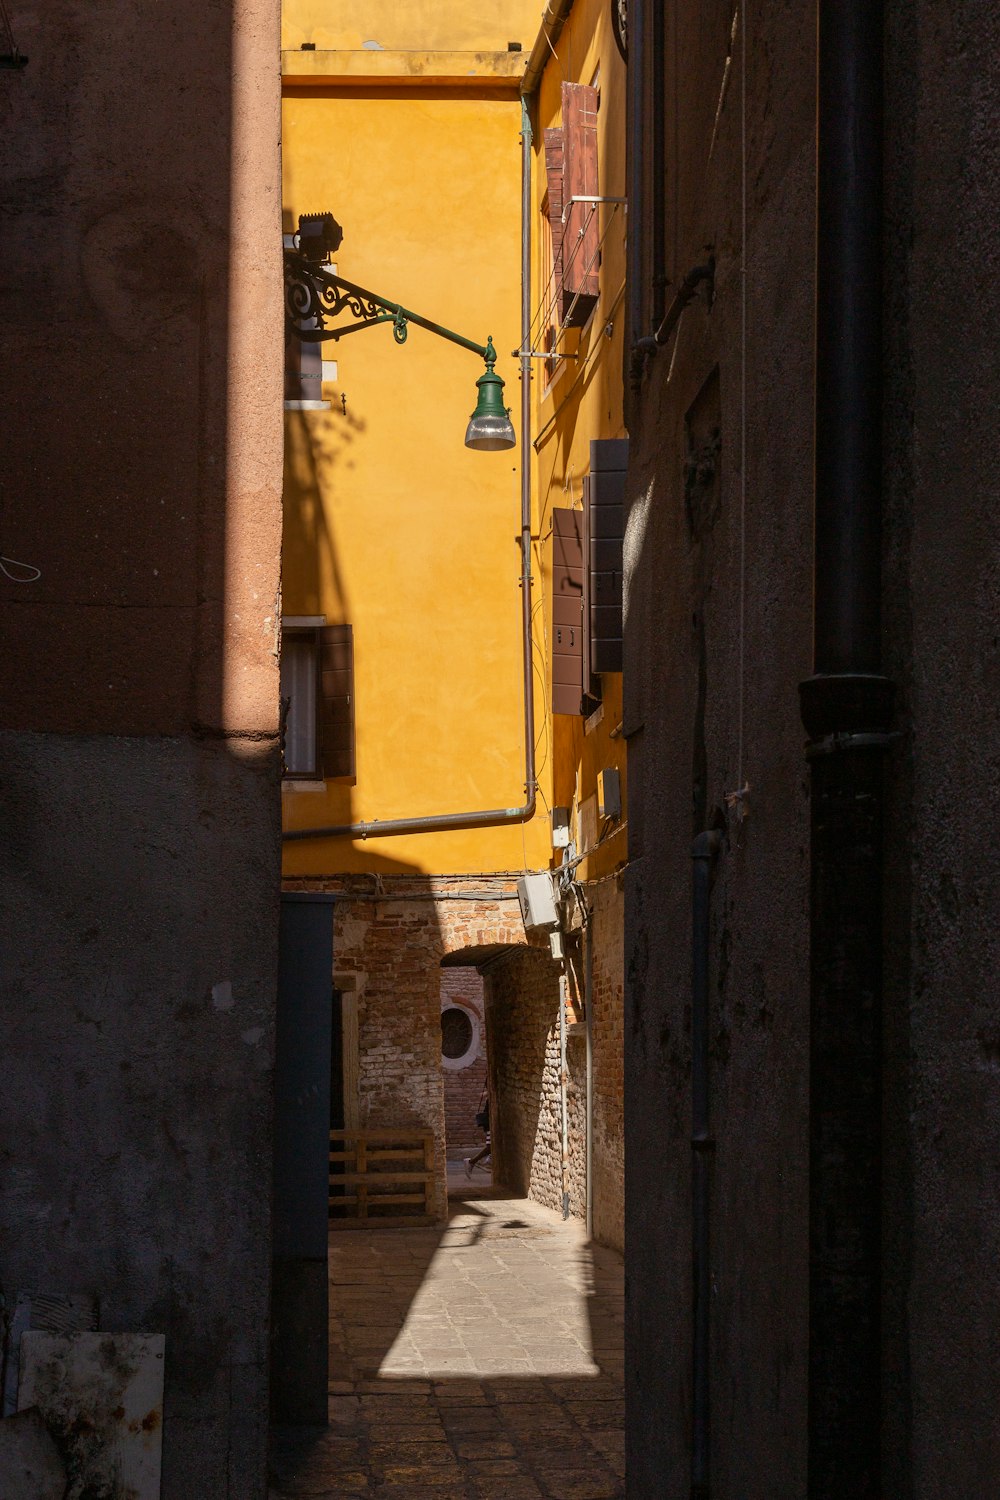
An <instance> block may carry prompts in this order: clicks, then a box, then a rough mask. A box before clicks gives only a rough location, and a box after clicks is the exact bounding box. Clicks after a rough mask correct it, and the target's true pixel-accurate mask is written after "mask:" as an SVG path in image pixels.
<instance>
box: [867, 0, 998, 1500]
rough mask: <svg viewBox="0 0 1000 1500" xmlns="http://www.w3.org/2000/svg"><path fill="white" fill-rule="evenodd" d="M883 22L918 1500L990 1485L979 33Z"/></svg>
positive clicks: (897, 802) (986, 563) (891, 1451)
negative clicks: (885, 26) (885, 57)
mask: <svg viewBox="0 0 1000 1500" xmlns="http://www.w3.org/2000/svg"><path fill="white" fill-rule="evenodd" d="M888 14H889V25H888V30H887V40H888V59H889V67H888V69H887V80H888V97H887V114H886V119H887V127H888V131H887V241H886V277H887V307H888V312H889V320H888V328H887V349H888V354H889V365H888V385H887V395H888V400H889V407H888V420H887V426H886V436H887V452H886V502H887V516H888V526H887V536H886V573H885V579H886V603H887V606H888V608H887V616H886V646H887V658H886V659H887V666H888V670H889V672H890V675H892V676H894V677H895V679H896V680H897V682H898V683H899V685H900V692H901V712H900V727H901V728H902V729H903V730H904V731H905V735H906V737H905V739H904V740H903V742H902V744H901V746H900V748H899V750H898V751H897V752H896V753H895V754H894V755H893V756H892V757H891V760H890V775H891V780H890V802H889V812H890V824H889V830H888V839H887V849H888V856H889V865H888V871H887V897H888V916H889V934H888V936H889V942H888V948H887V963H886V975H887V981H888V986H887V995H886V1018H887V1033H886V1056H887V1074H886V1088H887V1093H886V1122H887V1155H886V1206H885V1230H886V1245H887V1255H886V1280H887V1288H886V1313H885V1316H886V1335H887V1337H886V1366H885V1369H886V1429H885V1431H886V1453H887V1479H888V1480H889V1481H890V1482H889V1484H888V1487H887V1488H888V1492H889V1493H892V1494H893V1495H897V1494H898V1495H900V1496H902V1497H904V1500H908V1497H910V1496H915V1497H918V1500H925V1497H931V1496H935V1497H936V1496H939V1495H944V1494H963V1495H966V1494H967V1495H978V1494H988V1493H990V1492H991V1491H992V1490H994V1489H995V1488H996V1483H997V1479H996V1476H997V1474H998V1473H1000V1411H998V1408H997V1403H996V1401H995V1399H994V1395H993V1393H994V1392H995V1391H996V1390H997V1389H998V1386H1000V1345H998V1342H997V1339H996V1337H995V1328H996V1317H995V1308H996V1304H997V1300H998V1296H1000V1273H998V1265H997V1257H996V1255H995V1253H994V1247H995V1244H996V1235H997V1224H998V1221H1000V1183H998V1178H997V1170H996V1161H997V1147H996V1143H997V1140H998V1138H1000V1045H998V1044H1000V1007H998V987H997V973H998V969H1000V942H998V935H997V923H996V913H997V910H998V902H1000V839H998V836H997V829H998V785H1000V782H998V768H1000V700H998V693H997V684H998V681H1000V522H998V510H997V481H996V475H997V472H998V462H1000V441H998V428H997V423H996V418H995V412H996V402H997V381H998V363H997V338H996V331H997V328H998V327H1000V290H998V279H997V274H996V272H997V259H998V256H997V245H996V222H997V213H998V209H1000V142H998V136H997V129H996V100H997V97H998V87H1000V62H998V50H997V49H998V44H1000V19H998V17H997V15H996V14H995V13H994V12H993V11H992V10H991V9H990V8H989V7H983V6H979V5H976V4H974V3H973V0H961V3H959V0H951V3H936V4H931V3H929V0H926V3H923V4H920V5H917V6H915V7H914V6H908V5H904V4H902V3H896V0H893V3H892V4H890V5H889V7H888Z"/></svg>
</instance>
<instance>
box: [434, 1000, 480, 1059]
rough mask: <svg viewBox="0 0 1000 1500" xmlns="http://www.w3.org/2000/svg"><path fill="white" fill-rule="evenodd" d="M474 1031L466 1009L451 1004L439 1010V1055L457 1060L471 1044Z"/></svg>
mask: <svg viewBox="0 0 1000 1500" xmlns="http://www.w3.org/2000/svg"><path fill="white" fill-rule="evenodd" d="M474 1037H475V1032H474V1030H473V1026H472V1017H471V1016H470V1015H469V1013H468V1011H464V1010H459V1008H458V1006H457V1005H451V1006H449V1007H448V1009H447V1010H443V1011H442V1012H441V1055H442V1057H446V1058H447V1059H448V1060H449V1062H457V1061H458V1059H459V1058H461V1057H464V1056H465V1054H466V1053H467V1052H468V1051H469V1049H470V1048H471V1046H472V1043H473V1040H474Z"/></svg>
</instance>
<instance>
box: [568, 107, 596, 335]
mask: <svg viewBox="0 0 1000 1500" xmlns="http://www.w3.org/2000/svg"><path fill="white" fill-rule="evenodd" d="M597 98H598V95H597V90H596V89H593V88H590V87H589V86H588V85H587V84H585V83H564V84H563V86H562V115H563V211H564V214H565V228H564V230H563V287H564V290H565V291H566V292H568V293H571V294H572V295H573V296H576V295H577V294H579V296H580V299H581V302H582V301H584V300H586V301H587V308H586V313H589V312H590V308H591V307H592V306H593V303H594V301H595V300H596V298H597V294H598V291H599V290H600V288H599V285H598V276H597V270H598V259H597V257H598V250H597V247H598V243H599V240H600V235H599V230H598V221H597V205H596V204H594V203H579V202H574V201H573V200H574V199H578V198H580V197H590V198H596V197H597V194H598V192H599V191H600V190H599V188H598V185H597ZM586 313H585V315H584V317H585V316H586ZM568 315H569V314H568V311H567V316H568ZM583 321H584V318H574V322H583Z"/></svg>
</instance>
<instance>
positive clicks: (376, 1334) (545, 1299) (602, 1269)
mask: <svg viewBox="0 0 1000 1500" xmlns="http://www.w3.org/2000/svg"><path fill="white" fill-rule="evenodd" d="M472 1191H477V1192H478V1190H475V1189H473V1190H472ZM622 1292H623V1279H622V1262H621V1258H620V1257H619V1256H618V1255H616V1254H614V1252H612V1251H610V1250H606V1249H604V1248H603V1247H601V1246H591V1245H588V1244H587V1243H586V1239H585V1236H584V1233H583V1229H582V1226H581V1225H580V1224H579V1223H578V1222H577V1221H574V1220H571V1221H570V1222H569V1223H568V1224H564V1223H563V1222H562V1220H561V1219H560V1217H559V1216H558V1215H557V1214H554V1213H551V1212H550V1211H549V1210H548V1209H543V1208H540V1207H539V1206H538V1205H537V1204H533V1203H529V1202H526V1201H525V1200H523V1199H509V1198H502V1197H495V1198H494V1197H488V1196H486V1195H485V1193H484V1194H483V1196H476V1197H474V1198H472V1197H468V1198H465V1199H464V1200H463V1201H458V1202H456V1201H453V1202H452V1214H451V1218H450V1220H449V1223H448V1226H447V1228H445V1229H396V1230H366V1231H353V1232H352V1231H344V1232H340V1233H337V1234H334V1235H333V1236H332V1237H331V1248H330V1313H331V1318H330V1376H331V1380H330V1426H329V1428H328V1429H326V1430H323V1431H318V1430H317V1429H315V1428H313V1429H306V1428H298V1429H291V1428H284V1429H279V1430H277V1431H276V1432H275V1433H274V1434H273V1436H272V1453H271V1470H272V1472H271V1485H272V1488H271V1491H270V1496H271V1500H286V1497H287V1500H292V1497H296V1500H297V1497H300V1496H310V1497H313V1500H324V1497H333V1496H372V1497H375V1500H415V1497H418V1496H419V1497H420V1500H480V1497H482V1500H541V1497H547V1500H619V1497H622V1496H624V1493H625V1488H624V1477H623V1476H624V1430H623V1429H624V1412H623V1397H622V1375H623V1343H622Z"/></svg>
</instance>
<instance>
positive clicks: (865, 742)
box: [806, 729, 903, 760]
mask: <svg viewBox="0 0 1000 1500" xmlns="http://www.w3.org/2000/svg"><path fill="white" fill-rule="evenodd" d="M902 738H903V731H902V730H901V729H893V730H888V731H885V732H882V733H871V734H827V735H824V736H823V738H822V739H819V740H810V741H809V742H808V744H807V745H806V759H807V760H815V759H816V757H817V756H820V755H839V754H841V753H842V752H843V751H845V750H885V749H887V748H888V746H889V745H892V744H894V743H895V741H896V740H901V739H902Z"/></svg>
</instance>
